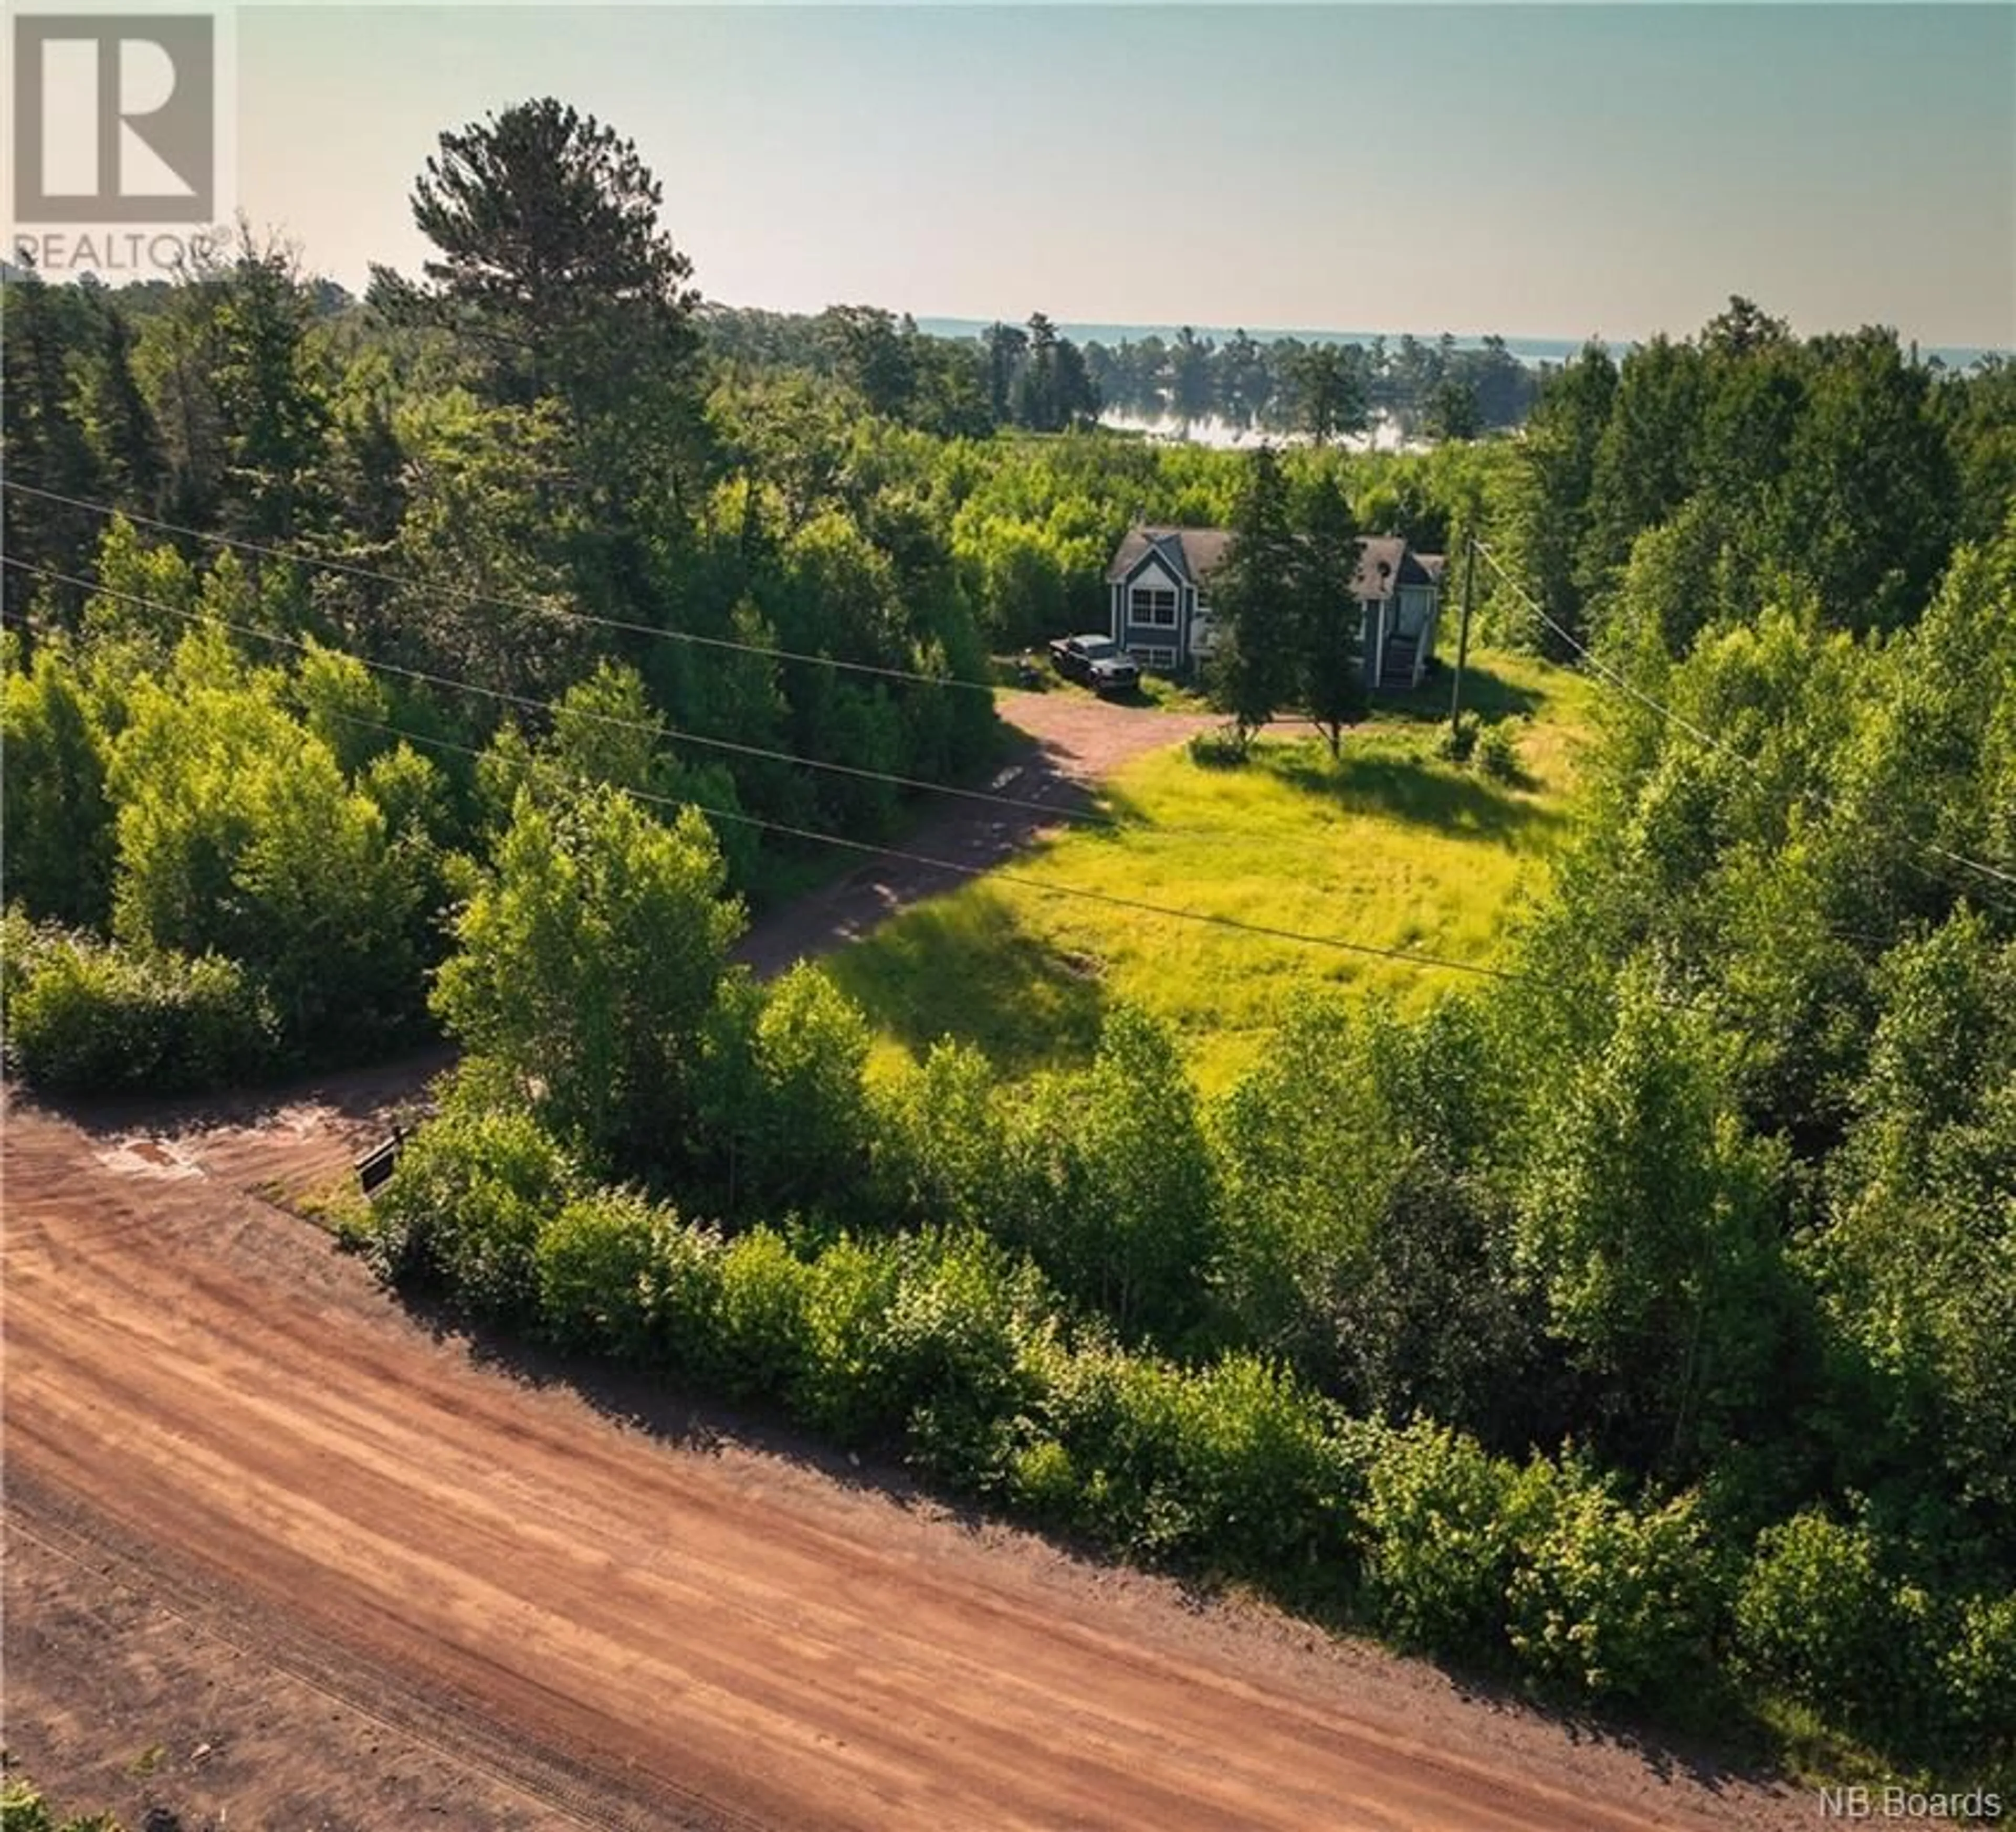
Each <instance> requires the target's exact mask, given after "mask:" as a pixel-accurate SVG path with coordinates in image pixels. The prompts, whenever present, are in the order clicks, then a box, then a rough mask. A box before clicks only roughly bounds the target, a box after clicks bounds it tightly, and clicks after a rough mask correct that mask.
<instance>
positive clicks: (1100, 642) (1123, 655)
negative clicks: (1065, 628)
mask: <svg viewBox="0 0 2016 1832" xmlns="http://www.w3.org/2000/svg"><path fill="white" fill-rule="evenodd" d="M1050 660H1051V661H1052V662H1053V663H1054V664H1056V667H1057V672H1058V673H1059V674H1060V675H1063V676H1064V678H1065V679H1066V680H1067V681H1082V682H1084V683H1085V686H1088V687H1089V688H1090V689H1092V690H1093V693H1132V691H1133V690H1134V689H1135V688H1136V687H1138V686H1140V685H1141V670H1140V669H1139V667H1138V666H1136V663H1135V660H1134V658H1133V657H1132V656H1131V655H1129V654H1128V653H1127V652H1126V651H1125V650H1123V649H1122V648H1121V646H1119V645H1118V643H1117V642H1114V640H1113V639H1112V638H1111V637H1110V636H1093V635H1085V636H1060V637H1058V638H1057V640H1056V641H1055V642H1053V643H1051V645H1050Z"/></svg>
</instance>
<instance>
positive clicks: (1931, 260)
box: [238, 5, 2016, 346]
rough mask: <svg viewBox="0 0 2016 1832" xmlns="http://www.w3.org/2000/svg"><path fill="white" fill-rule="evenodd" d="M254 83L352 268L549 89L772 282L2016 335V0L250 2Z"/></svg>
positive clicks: (327, 246)
mask: <svg viewBox="0 0 2016 1832" xmlns="http://www.w3.org/2000/svg"><path fill="white" fill-rule="evenodd" d="M238 89H239V101H240V110H241V113H240V121H239V142H238V148H239V198H240V201H241V203H242V204H243V207H245V208H246V209H247V211H248V213H249V214H250V215H251V216H252V218H254V221H255V222H257V223H260V224H262V225H279V226H282V227H283V228H284V229H286V231H287V232H289V233H290V235H292V236H293V237H294V238H295V239H297V240H298V241H299V242H300V243H301V244H302V246H303V249H304V254H305V256H306V257H307V260H308V264H309V265H311V266H312V267H315V268H319V269H320V270H322V271H324V272H330V273H333V274H334V275H336V276H337V278H339V279H343V280H344V281H345V282H346V283H352V284H355V283H361V281H362V278H363V276H364V274H365V265H366V263H367V262H368V261H371V260H381V261H389V262H391V263H392V264H393V265H398V266H401V267H405V268H409V269H411V268H416V267H417V265H418V264H419V261H420V259H421V258H422V257H423V254H424V245H423V243H422V241H421V239H420V238H419V236H418V235H417V233H416V232H415V231H414V230H413V229H412V225H411V221H410V218H409V214H408V211H407V204H406V199H407V196H408V193H409V189H410V187H411V184H412V178H413V175H414V174H415V173H416V171H418V170H419V167H420V165H421V164H422V162H423V160H424V159H425V157H426V156H427V153H428V152H429V150H430V149H431V147H432V146H433V144H434V137H435V135H437V133H439V132H440V131H441V130H442V129H443V128H448V127H452V126H456V125H459V124H463V123H464V122H466V121H470V120H473V119H474V118H476V117H479V116H481V114H483V113H485V112H486V111H488V110H491V109H495V108H498V107H501V106H506V105H508V104H509V103H511V102H513V101H515V100H517V99H522V98H524V97H525V96H527V95H535V94H541V93H551V94H554V95H560V96H561V97H563V99H566V100H567V101H570V102H571V103H574V104H575V105H576V106H578V107H580V108H581V109H584V110H588V111H589V112H592V113H595V114H596V115H598V116H599V117H602V118H603V119H604V120H605V121H609V122H610V123H611V124H614V126H616V127H617V128H620V129H621V131H624V132H625V133H626V134H628V135H630V136H631V137H632V138H633V139H635V140H636V141H637V142H638V144H639V149H640V151H641V152H642V153H643V156H644V157H645V158H646V160H647V161H648V162H649V163H650V164H651V165H652V166H653V168H654V169H655V170H656V171H657V174H658V175H659V177H660V178H661V179H662V181H663V182H664V189H665V210H664V215H665V220H666V221H667V223H668V226H669V228H670V229H671V232H672V234H673V236H674V238H675V240H677V242H678V243H679V245H680V246H681V247H682V248H684V249H685V250H686V251H687V252H688V253H689V254H690V255H691V256H692V257H693V260H694V261H695V264H696V266H697V279H698V282H699V283H700V286H701V287H702V289H703V290H704V291H705V292H706V293H707V294H708V295H709V296H711V297H715V298H720V299H724V300H726V301H729V302H731V303H733V304H752V305H764V306H769V307H772V308H777V309H782V310H794V311H816V310H817V309H819V308H820V307H821V306H823V305H825V304H829V303H831V302H833V301H867V302H871V303H874V304H885V305H887V306H890V307H891V308H896V309H908V310H910V311H915V312H916V313H917V314H919V315H920V316H921V315H945V316H963V317H990V316H994V315H1009V316H1017V317H1020V316H1024V315H1027V314H1028V312H1029V311H1031V310H1032V309H1035V308H1042V310H1044V311H1048V312H1049V314H1050V315H1051V316H1052V317H1053V318H1054V319H1060V320H1065V321H1076V322H1087V321H1098V322H1116V323H1127V322H1184V321H1187V322H1193V323H1197V324H1211V325H1232V324H1240V323H1245V324H1253V325H1265V326H1309V327H1312V328H1324V327H1337V328H1345V327H1359V326H1363V327H1377V328H1390V329H1414V330H1417V331H1421V332H1431V331H1435V330H1439V329H1453V330H1456V331H1459V332H1472V331H1480V330H1499V331H1502V332H1504V333H1507V334H1510V335H1530V336H1550V335H1552V336H1567V337H1575V336H1582V335H1584V334H1590V333H1595V334H1600V335H1603V336H1605V337H1610V338H1611V339H1613V340H1625V339H1630V338H1635V337H1643V336H1645V335H1647V334H1649V333H1651V332H1652V331H1654V330H1655V329H1669V330H1672V331H1674V332H1676V333H1685V332H1687V331H1690V330H1692V329H1696V328H1697V327H1698V326H1700V325H1701V323H1703V322H1705V320H1706V319H1708V317H1709V316H1710V315H1712V313H1713V312H1714V311H1716V310H1717V309H1718V308H1719V307H1720V305H1721V304H1722V303H1723V301H1724V300H1725V299H1726V297H1727V296H1728V295H1729V294H1730V293H1733V292H1741V293H1748V294H1749V295H1751V297H1755V298H1756V299H1757V300H1758V301H1759V302H1760V303H1761V304H1763V305H1765V306H1766V308H1768V309H1769V310H1771V311H1773V312H1776V313H1777V314H1779V315H1784V316H1787V317H1789V318H1791V319H1792V321H1793V322H1794V324H1795V326H1796V327H1797V328H1798V329H1802V330H1806V331H1811V330H1817V329H1826V328H1830V327H1852V326H1855V325H1857V324H1860V323H1863V322H1882V323H1888V324H1893V325H1895V326H1897V327H1898V329H1899V330H1900V331H1901V332H1902V333H1903V334H1904V335H1905V336H1906V337H1917V338H1919V339H1921V340H1923V341H1924V342H1925V343H1927V344H1984V345H1997V346H2008V345H2011V344H2016V9H2012V8H2010V7H2007V6H2003V5H1978V6H1967V7H1946V6H1878V5H1858V6H1849V7H1835V6H1823V5H1794V6H1777V7H1766V6H1725V5H1694V6H1653V5H1575V6H1564V7H1554V6H1544V7H1543V6H1528V5H1489V6H1458V5H1383V6H1370V5H1363V6H1359V5H1339V6H1329V5H1325V6H1299V7H1280V8H1276V7H1262V6H1232V7H1215V6H1213V7H1206V6H1173V5H1132V6H1125V7H1117V8H1091V7H1081V6H1075V5H1045V6H1035V7H1016V8H990V7H977V6H894V7H884V8H879V9H864V8H853V7H814V8H809V9H800V8H786V7H772V6H749V7H715V8H700V7H644V6H625V7H589V6H564V5H542V6H524V7H514V8H509V9H477V8H473V7H452V8H433V9H427V8H416V7H409V6H399V7H383V8H350V7H323V6H312V7H278V6H256V7H255V6H247V7H245V8H243V9H240V10H239V13H238Z"/></svg>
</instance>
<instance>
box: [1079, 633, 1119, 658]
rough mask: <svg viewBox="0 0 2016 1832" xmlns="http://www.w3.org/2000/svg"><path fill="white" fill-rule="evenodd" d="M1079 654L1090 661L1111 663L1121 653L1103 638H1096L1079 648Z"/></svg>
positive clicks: (1080, 644) (1083, 643)
mask: <svg viewBox="0 0 2016 1832" xmlns="http://www.w3.org/2000/svg"><path fill="white" fill-rule="evenodd" d="M1078 653H1079V654H1081V655H1082V656H1083V657H1085V659H1086V660H1088V661H1111V660H1112V659H1113V658H1114V656H1116V655H1118V653H1120V651H1119V650H1118V649H1116V648H1114V646H1113V644H1112V643H1111V642H1109V641H1108V640H1107V639H1106V638H1105V637H1103V636H1094V637H1093V638H1091V639H1089V640H1087V641H1085V642H1080V643H1079V644H1078Z"/></svg>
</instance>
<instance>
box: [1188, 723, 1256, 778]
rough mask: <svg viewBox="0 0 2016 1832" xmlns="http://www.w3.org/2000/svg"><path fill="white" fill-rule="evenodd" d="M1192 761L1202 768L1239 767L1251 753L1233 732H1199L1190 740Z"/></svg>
mask: <svg viewBox="0 0 2016 1832" xmlns="http://www.w3.org/2000/svg"><path fill="white" fill-rule="evenodd" d="M1250 754H1251V753H1250V751H1249V750H1248V748H1247V746H1245V745H1244V744H1242V743H1240V741H1239V738H1238V736H1237V733H1235V732H1198V733H1197V734H1196V736H1193V738H1192V739H1191V740H1190V761H1191V762H1192V763H1193V764H1195V765H1197V767H1198V768H1200V769H1207V770H1229V769H1237V768H1239V766H1240V765H1241V764H1243V763H1244V762H1245V761H1247V757H1248V756H1249V755H1250Z"/></svg>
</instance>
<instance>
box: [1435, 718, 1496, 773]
mask: <svg viewBox="0 0 2016 1832" xmlns="http://www.w3.org/2000/svg"><path fill="white" fill-rule="evenodd" d="M1482 729H1484V722H1483V721H1482V720H1481V719H1480V718H1478V716H1477V714H1475V713H1474V712H1464V713H1459V714H1457V715H1456V723H1455V724H1454V725H1452V726H1451V727H1450V728H1449V730H1447V731H1446V732H1443V733H1442V739H1441V741H1440V742H1439V743H1438V744H1437V745H1436V746H1435V754H1436V755H1437V756H1438V757H1443V758H1447V759H1448V760H1449V761H1450V762H1451V763H1468V762H1469V761H1470V758H1471V752H1472V751H1474V750H1476V748H1477V736H1478V732H1480V731H1481V730H1482Z"/></svg>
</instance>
